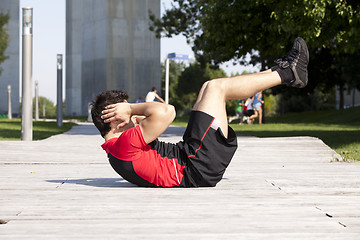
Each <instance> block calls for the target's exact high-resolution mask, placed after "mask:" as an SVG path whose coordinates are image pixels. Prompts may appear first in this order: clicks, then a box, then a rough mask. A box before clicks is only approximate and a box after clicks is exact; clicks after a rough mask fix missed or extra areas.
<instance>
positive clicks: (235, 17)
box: [150, 0, 360, 66]
mask: <svg viewBox="0 0 360 240" xmlns="http://www.w3.org/2000/svg"><path fill="white" fill-rule="evenodd" d="M359 11H360V2H358V1H356V0H304V1H298V0H286V1H275V0H245V1H240V0H191V1H190V0H174V4H173V5H172V8H171V9H168V10H167V11H166V12H165V14H164V15H163V17H162V18H161V19H157V18H155V16H154V15H153V14H150V19H151V24H150V30H152V31H154V32H155V33H156V36H157V37H159V38H160V37H171V36H173V35H177V34H183V35H184V36H185V37H186V38H187V41H188V42H189V43H191V44H192V46H193V50H194V52H195V54H198V55H204V56H205V57H206V58H207V60H208V61H209V62H212V63H215V64H217V63H220V62H224V61H228V60H230V59H235V60H240V63H243V64H244V63H245V64H248V63H257V62H261V63H262V64H263V66H264V65H268V64H267V60H271V63H272V60H273V58H272V57H273V56H276V57H278V56H279V54H284V53H285V51H286V50H287V49H288V48H289V44H291V43H292V40H293V39H294V38H295V37H297V36H302V37H303V38H305V39H306V40H307V42H308V44H309V46H311V47H321V48H329V49H330V50H331V52H332V53H333V54H336V53H353V52H355V51H358V50H359V49H360V45H359V42H360V32H359V31H358V29H360V14H359ZM255 52H258V53H259V54H260V55H257V54H254V53H255ZM247 53H251V54H252V59H251V60H250V62H246V61H245V59H243V58H242V57H243V56H245V55H246V54H247Z"/></svg>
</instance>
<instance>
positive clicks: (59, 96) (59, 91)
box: [56, 54, 63, 127]
mask: <svg viewBox="0 0 360 240" xmlns="http://www.w3.org/2000/svg"><path fill="white" fill-rule="evenodd" d="M62 69H63V55H62V54H58V55H57V102H56V122H57V125H58V126H59V127H61V126H62V125H63V114H62V113H63V111H62V109H63V104H62Z"/></svg>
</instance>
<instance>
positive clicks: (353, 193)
mask: <svg viewBox="0 0 360 240" xmlns="http://www.w3.org/2000/svg"><path fill="white" fill-rule="evenodd" d="M183 130H184V129H183V128H178V127H171V128H170V129H169V130H168V131H167V132H166V133H165V134H164V135H163V136H162V137H161V139H162V140H165V141H170V142H175V141H178V140H180V139H181V137H180V136H181V134H182V132H183ZM102 142H103V140H102V138H101V137H100V136H99V135H98V134H97V132H96V130H95V128H94V127H93V126H92V125H90V124H83V125H80V126H76V127H74V128H73V129H72V130H71V131H69V132H67V133H65V134H61V135H57V136H53V137H51V138H49V139H46V140H42V141H34V142H20V141H12V142H10V141H0V219H1V223H2V224H0V239H2V240H5V239H246V240H251V239H267V240H269V239H277V240H279V239H302V240H303V239H331V240H334V239H341V240H345V239H354V240H358V239H360V164H359V163H347V162H338V161H336V154H335V153H334V151H333V150H331V149H330V148H329V147H328V146H326V145H325V144H324V143H323V142H322V141H321V140H319V139H316V138H311V137H294V138H265V139H264V138H262V139H261V138H255V137H238V142H239V149H238V151H237V153H236V155H235V157H234V159H233V161H232V163H231V164H230V166H229V168H228V170H227V172H226V174H225V175H224V179H223V180H222V181H221V182H220V183H219V184H218V185H217V187H215V188H198V189H178V188H174V189H153V188H140V187H136V186H134V185H132V184H130V183H128V182H126V181H124V180H123V179H122V178H120V177H119V176H118V175H117V174H116V173H115V172H114V171H113V170H112V169H111V167H110V165H109V164H108V162H107V158H106V155H105V153H104V152H103V150H102V149H101V147H100V144H102Z"/></svg>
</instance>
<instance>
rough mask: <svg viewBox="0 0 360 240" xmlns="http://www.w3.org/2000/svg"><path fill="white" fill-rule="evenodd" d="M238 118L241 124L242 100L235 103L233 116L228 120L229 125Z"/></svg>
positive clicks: (242, 114)
mask: <svg viewBox="0 0 360 240" xmlns="http://www.w3.org/2000/svg"><path fill="white" fill-rule="evenodd" d="M239 118H240V124H242V122H243V118H244V100H242V99H238V100H237V101H236V108H235V116H234V117H230V118H229V124H230V123H231V122H232V121H234V120H236V119H239Z"/></svg>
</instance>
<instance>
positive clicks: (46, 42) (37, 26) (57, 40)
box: [19, 0, 258, 103]
mask: <svg viewBox="0 0 360 240" xmlns="http://www.w3.org/2000/svg"><path fill="white" fill-rule="evenodd" d="M65 2H66V1H65V0H51V1H49V0H20V21H19V22H20V23H21V22H22V18H21V15H22V10H21V9H22V8H23V7H32V8H33V82H34V85H35V81H38V82H39V95H40V96H43V97H46V98H48V99H50V100H51V101H53V102H54V103H55V102H56V77H57V69H56V56H57V54H63V56H64V60H65V22H66V21H65ZM171 2H172V0H161V13H163V12H164V9H166V8H170V7H171ZM20 35H21V31H20ZM20 39H21V36H20ZM160 44H161V62H164V61H165V59H166V56H167V54H168V53H172V52H176V53H179V54H187V55H189V56H190V57H192V58H194V53H193V51H192V50H191V46H189V45H188V44H187V43H186V38H185V37H183V36H176V37H173V38H162V39H161V41H160ZM20 55H21V51H20ZM20 64H21V56H20ZM220 67H221V68H222V69H224V70H225V72H226V73H227V74H228V75H230V74H231V73H237V72H238V73H241V72H242V71H244V70H248V71H258V68H255V67H242V66H239V65H236V66H233V64H232V63H231V62H227V63H224V64H222V65H221V66H220ZM65 70H66V69H65V61H64V71H65ZM63 76H64V90H63V92H64V93H65V72H64V73H63ZM20 85H21V77H20ZM64 95H65V94H64ZM64 97H65V96H64Z"/></svg>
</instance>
